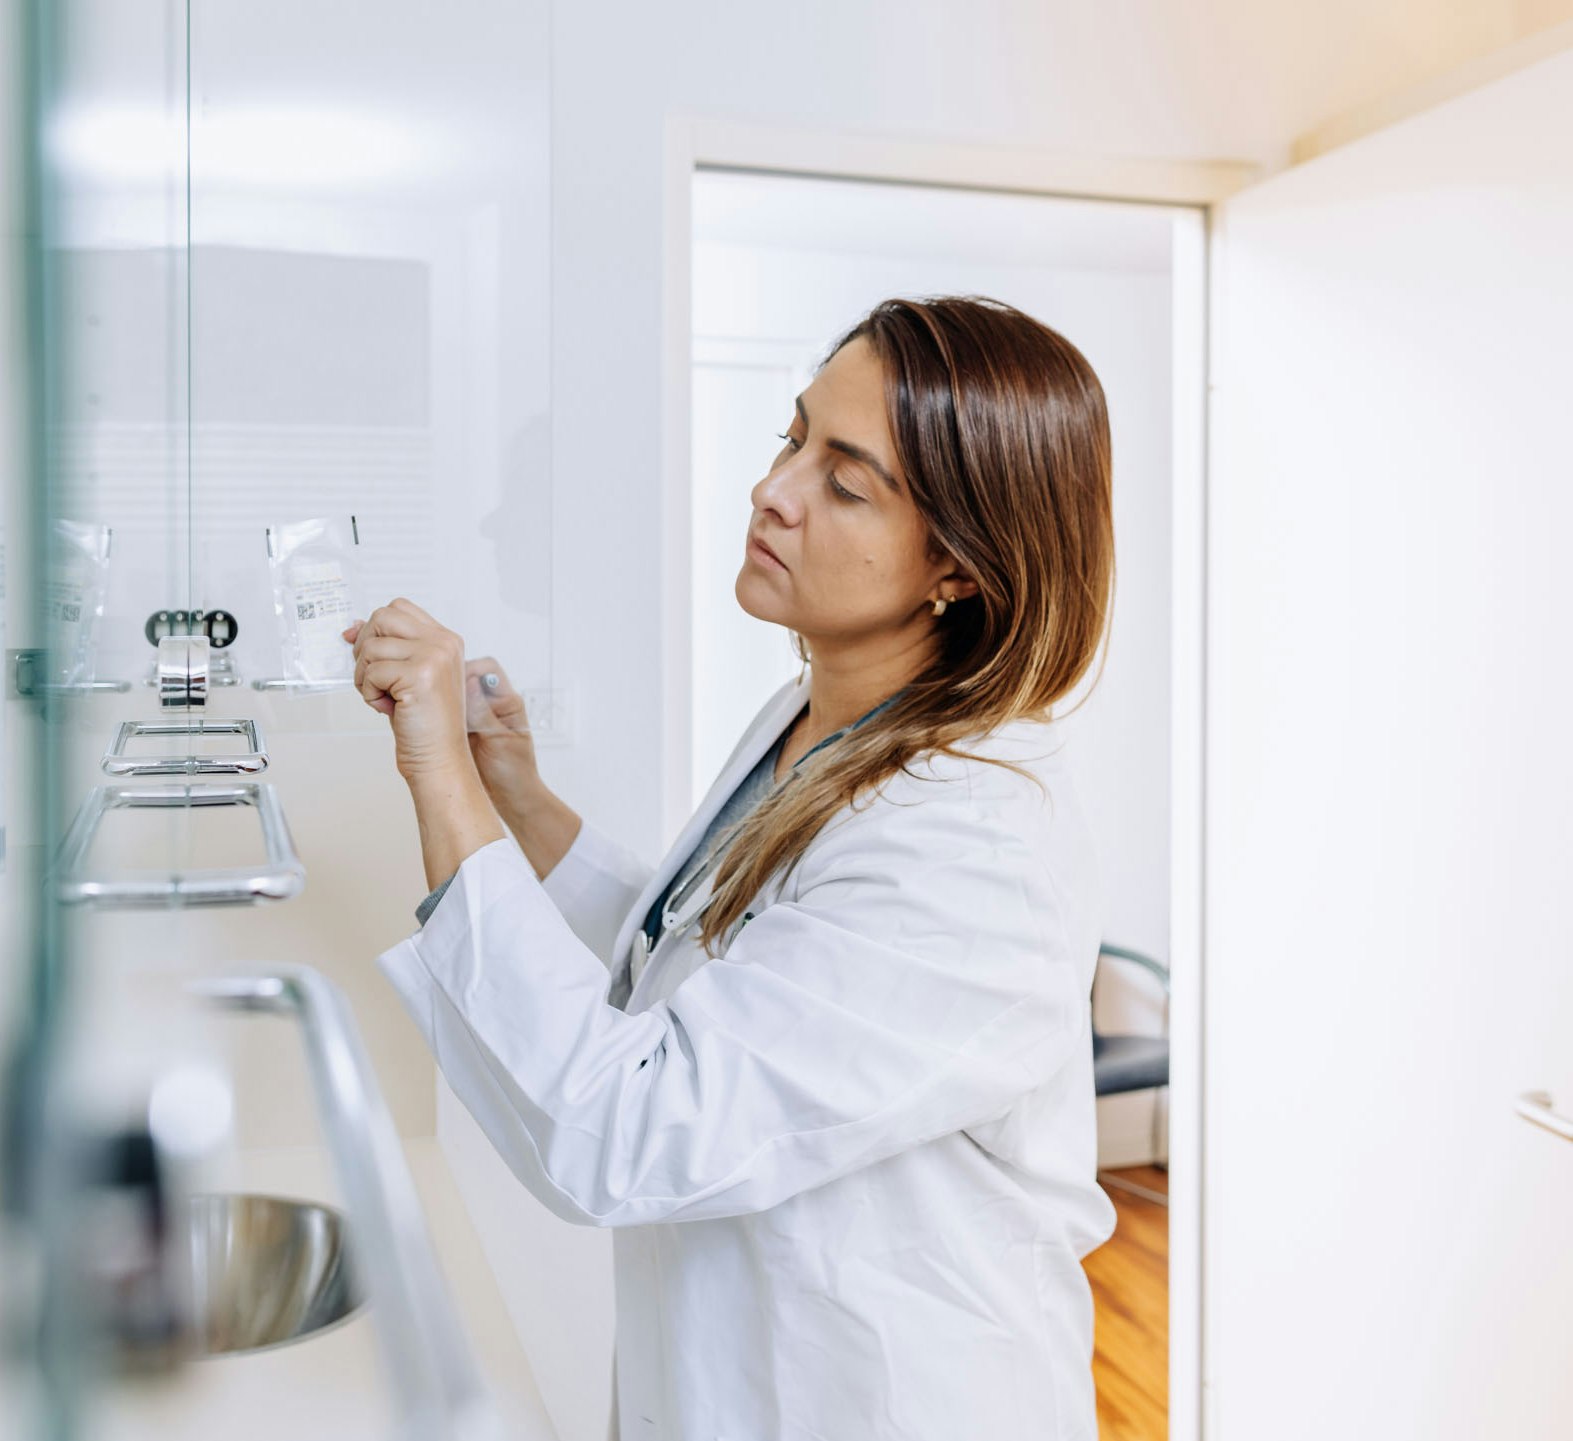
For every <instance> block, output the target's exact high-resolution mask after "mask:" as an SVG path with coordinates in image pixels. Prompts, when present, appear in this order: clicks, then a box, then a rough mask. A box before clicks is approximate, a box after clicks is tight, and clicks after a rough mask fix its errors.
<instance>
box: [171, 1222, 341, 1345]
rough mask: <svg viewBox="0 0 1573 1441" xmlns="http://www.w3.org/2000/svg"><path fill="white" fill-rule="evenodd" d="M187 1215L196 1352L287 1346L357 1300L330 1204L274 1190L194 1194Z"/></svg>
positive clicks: (333, 1319) (337, 1316) (326, 1323)
mask: <svg viewBox="0 0 1573 1441" xmlns="http://www.w3.org/2000/svg"><path fill="white" fill-rule="evenodd" d="M189 1218H190V1240H191V1281H192V1292H193V1296H192V1299H193V1314H192V1321H193V1329H194V1332H195V1336H196V1341H197V1349H198V1352H199V1354H202V1355H207V1356H219V1355H232V1354H234V1353H236V1352H241V1351H260V1350H264V1349H266V1348H268V1347H273V1346H284V1345H288V1344H289V1343H290V1342H291V1341H300V1340H304V1339H305V1338H306V1337H308V1336H311V1335H313V1334H314V1333H316V1332H318V1331H321V1330H322V1329H323V1328H324V1327H327V1326H332V1325H333V1324H334V1323H335V1322H338V1321H342V1320H344V1319H345V1318H346V1317H348V1316H349V1315H350V1314H351V1313H352V1312H353V1311H355V1310H356V1309H357V1308H358V1307H359V1306H360V1305H361V1302H362V1300H363V1293H362V1291H361V1288H360V1285H359V1283H358V1281H357V1279H356V1277H355V1275H354V1272H353V1270H352V1269H351V1266H350V1259H349V1254H348V1251H347V1248H346V1242H345V1228H344V1217H343V1216H342V1215H341V1214H340V1213H339V1212H338V1211H335V1210H333V1209H332V1208H331V1207H328V1206H320V1205H316V1204H314V1203H312V1202H309V1201H288V1200H284V1199H283V1198H281V1197H278V1196H252V1195H207V1196H193V1197H192V1198H191V1203H190V1211H189Z"/></svg>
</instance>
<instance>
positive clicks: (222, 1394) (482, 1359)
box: [83, 1137, 557, 1441]
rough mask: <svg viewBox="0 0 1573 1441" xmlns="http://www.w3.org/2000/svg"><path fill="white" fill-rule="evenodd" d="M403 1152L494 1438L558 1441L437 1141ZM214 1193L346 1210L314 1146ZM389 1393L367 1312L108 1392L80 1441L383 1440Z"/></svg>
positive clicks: (252, 1163) (388, 1432)
mask: <svg viewBox="0 0 1573 1441" xmlns="http://www.w3.org/2000/svg"><path fill="white" fill-rule="evenodd" d="M404 1150H405V1156H406V1158H407V1160H408V1162H409V1166H410V1172H411V1175H412V1176H413V1178H414V1181H415V1186H416V1190H417V1191H418V1192H419V1195H420V1199H421V1204H422V1207H423V1209H424V1210H425V1213H426V1223H427V1227H428V1229H429V1231H430V1233H431V1237H432V1241H433V1244H434V1246H435V1248H436V1252H437V1259H438V1261H439V1263H440V1264H441V1266H442V1269H443V1273H444V1275H445V1277H446V1279H447V1282H448V1286H449V1290H450V1292H451V1294H452V1296H453V1300H454V1304H455V1307H456V1308H457V1310H458V1312H459V1315H460V1316H461V1318H462V1320H463V1324H464V1327H465V1329H466V1331H467V1333H468V1339H469V1341H470V1343H471V1346H472V1349H473V1352H474V1355H475V1358H476V1361H477V1363H478V1365H479V1367H480V1370H481V1373H482V1375H483V1376H484V1377H485V1378H486V1380H487V1382H488V1384H489V1385H490V1386H491V1388H492V1392H493V1395H494V1397H495V1400H496V1403H497V1410H498V1414H499V1416H500V1418H501V1422H502V1425H501V1434H502V1435H504V1436H506V1437H508V1438H510V1441H557V1431H556V1429H555V1428H554V1427H553V1425H552V1423H551V1420H550V1418H549V1417H548V1415H547V1413H546V1408H545V1407H544V1405H543V1404H542V1402H541V1396H540V1392H539V1391H538V1390H537V1389H536V1385H535V1379H534V1375H533V1373H532V1371H531V1369H530V1365H529V1362H528V1360H527V1359H526V1357H525V1355H524V1352H523V1350H522V1349H521V1348H520V1345H519V1340H518V1336H517V1333H516V1332H515V1329H514V1326H513V1323H512V1321H511V1320H510V1319H509V1316H508V1313H507V1311H506V1309H505V1307H504V1304H503V1299H502V1295H501V1293H500V1292H499V1291H498V1289H497V1286H496V1283H495V1282H494V1281H493V1279H492V1275H491V1271H490V1269H489V1267H488V1266H487V1263H486V1259H485V1257H484V1255H483V1254H482V1251H481V1245H480V1240H479V1238H478V1237H477V1236H476V1234H475V1229H474V1227H473V1226H472V1225H471V1224H470V1219H469V1216H468V1215H467V1213H466V1211H465V1207H464V1202H463V1200H462V1199H461V1197H460V1195H459V1192H458V1189H457V1187H456V1186H455V1184H454V1181H453V1178H452V1176H451V1174H450V1172H449V1169H448V1164H447V1161H446V1160H445V1158H444V1156H443V1154H442V1149H441V1147H440V1146H439V1144H438V1142H437V1140H436V1138H435V1137H420V1138H416V1139H407V1140H406V1141H405V1143H404ZM216 1181H217V1184H215V1185H214V1186H213V1189H219V1190H225V1191H232V1190H233V1191H250V1192H258V1193H262V1194H266V1195H275V1196H286V1197H290V1198H293V1199H297V1200H311V1201H324V1202H327V1203H328V1204H330V1205H342V1203H341V1202H340V1200H339V1195H338V1188H337V1186H336V1184H335V1182H334V1178H333V1169H332V1165H331V1163H330V1159H329V1157H328V1155H327V1153H326V1152H325V1151H323V1150H322V1149H320V1148H317V1147H291V1148H287V1149H277V1150H254V1151H242V1152H237V1153H236V1154H235V1155H234V1156H233V1157H232V1159H231V1160H230V1161H229V1162H227V1163H226V1164H225V1165H224V1166H223V1167H222V1169H221V1171H220V1173H219V1175H218V1176H217V1178H216ZM391 1405H392V1396H391V1393H390V1388H389V1386H388V1383H387V1380H386V1378H385V1376H384V1374H383V1370H382V1356H381V1351H380V1348H379V1346H378V1344H377V1337H376V1332H375V1330H374V1328H373V1326H372V1322H371V1318H370V1314H369V1311H368V1310H367V1308H365V1307H362V1308H361V1309H360V1310H359V1311H357V1312H356V1313H355V1314H354V1315H352V1316H351V1317H350V1318H349V1319H348V1320H346V1321H344V1322H342V1323H340V1324H339V1325H337V1326H333V1327H330V1328H328V1329H326V1330H324V1331H321V1332H319V1333H317V1334H316V1335H314V1336H312V1337H309V1338H306V1339H304V1340H301V1341H299V1342H295V1343H292V1344H290V1345H287V1346H281V1347H278V1348H276V1349H274V1350H270V1351H260V1352H254V1353H252V1354H249V1355H239V1356H229V1357H216V1358H213V1359H210V1360H203V1361H196V1362H192V1363H190V1364H188V1365H186V1366H184V1367H182V1368H181V1369H180V1370H179V1371H178V1372H176V1373H175V1374H174V1375H173V1376H170V1377H159V1378H155V1379H151V1380H145V1381H141V1382H121V1383H118V1384H116V1385H115V1386H114V1387H113V1388H111V1389H106V1390H103V1391H102V1392H101V1393H100V1395H99V1396H98V1398H97V1399H96V1401H95V1403H94V1405H93V1406H92V1408H91V1410H90V1411H89V1413H88V1414H87V1415H86V1416H85V1417H84V1421H85V1425H84V1427H83V1431H84V1434H85V1435H87V1436H91V1437H94V1438H105V1441H154V1438H156V1441H213V1438H215V1437H217V1438H220V1441H252V1438H256V1441H277V1438H280V1437H286V1436H287V1437H289V1438H290V1441H319V1438H320V1441H387V1438H389V1437H392V1436H394V1435H395V1434H396V1418H395V1417H394V1416H393V1415H392V1412H391Z"/></svg>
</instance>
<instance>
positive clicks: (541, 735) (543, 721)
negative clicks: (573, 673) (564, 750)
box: [521, 686, 573, 746]
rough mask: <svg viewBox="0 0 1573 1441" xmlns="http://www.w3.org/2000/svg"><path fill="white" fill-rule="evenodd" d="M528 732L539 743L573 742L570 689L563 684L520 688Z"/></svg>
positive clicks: (558, 744) (553, 744)
mask: <svg viewBox="0 0 1573 1441" xmlns="http://www.w3.org/2000/svg"><path fill="white" fill-rule="evenodd" d="M521 694H522V695H523V696H524V713H525V715H527V716H528V717H529V720H530V734H531V735H533V736H534V737H535V743H536V745H538V746H566V745H572V744H573V706H572V703H571V701H572V693H571V692H570V691H569V690H568V688H567V687H566V686H553V687H550V688H546V687H541V688H538V689H535V690H525V691H523V692H521Z"/></svg>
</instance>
